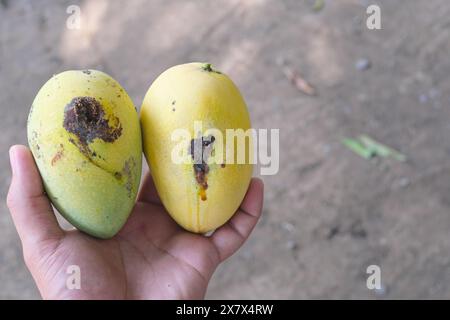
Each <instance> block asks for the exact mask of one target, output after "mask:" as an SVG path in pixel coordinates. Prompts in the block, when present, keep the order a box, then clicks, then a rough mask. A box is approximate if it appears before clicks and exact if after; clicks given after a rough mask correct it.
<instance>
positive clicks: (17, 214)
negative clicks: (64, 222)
mask: <svg viewBox="0 0 450 320" xmlns="http://www.w3.org/2000/svg"><path fill="white" fill-rule="evenodd" d="M9 156H10V161H11V168H12V181H11V186H10V188H9V192H8V197H7V204H8V207H9V210H10V212H11V216H12V219H13V221H14V225H15V226H16V229H17V232H18V233H19V237H20V239H21V241H22V245H23V249H24V251H25V250H27V249H30V247H31V246H33V245H34V244H38V243H41V242H42V241H46V240H59V239H60V238H61V237H62V236H63V234H64V232H63V231H62V229H61V228H60V227H59V225H58V222H57V220H56V217H55V215H54V213H53V209H52V207H51V205H50V201H49V200H48V198H47V196H46V195H45V193H44V188H43V185H42V180H41V177H40V175H39V172H38V170H37V168H36V164H35V162H34V159H33V155H32V154H31V152H30V150H29V149H28V148H27V147H25V146H20V145H16V146H12V147H11V149H10V150H9Z"/></svg>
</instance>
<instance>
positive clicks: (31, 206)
mask: <svg viewBox="0 0 450 320" xmlns="http://www.w3.org/2000/svg"><path fill="white" fill-rule="evenodd" d="M10 160H11V166H12V171H13V178H12V181H11V186H10V189H9V193H8V198H7V203H8V207H9V209H10V212H11V215H12V218H13V221H14V224H15V226H16V229H17V232H18V233H19V236H20V239H21V241H22V247H23V255H24V259H25V263H26V265H27V267H28V269H29V270H30V272H31V274H32V276H33V278H34V280H35V282H36V285H37V287H38V289H39V291H40V293H41V295H42V297H43V298H44V299H201V298H203V297H204V296H205V293H206V289H207V286H208V282H209V280H210V278H211V276H212V274H213V272H214V270H215V269H216V267H217V266H218V265H219V264H220V263H221V262H222V261H224V260H225V259H226V258H228V257H229V256H231V255H232V254H233V253H234V252H236V251H237V250H238V249H239V248H240V247H241V245H242V244H243V243H244V242H245V241H246V240H247V238H248V236H249V235H250V233H251V231H252V229H253V227H254V226H255V225H256V223H257V221H258V219H259V216H260V215H261V209H262V203H263V189H264V186H263V183H262V181H261V180H260V179H256V178H254V179H252V181H251V184H250V186H249V189H248V191H247V194H246V196H245V198H244V200H243V202H242V204H241V207H240V208H239V209H238V211H237V212H236V214H235V215H234V216H233V217H232V219H231V220H230V221H228V222H227V223H226V224H225V225H224V226H222V227H220V228H219V229H217V230H216V231H215V232H214V234H213V235H212V236H210V237H206V236H203V235H198V234H193V233H190V232H187V231H185V230H183V229H182V228H181V227H179V226H178V225H177V224H176V223H175V222H174V221H173V220H172V218H171V217H170V216H169V215H168V214H167V212H166V211H165V209H164V207H163V206H162V204H161V202H160V200H159V198H158V196H157V193H156V191H155V187H154V185H153V181H152V178H151V176H150V174H147V176H146V177H145V178H144V182H143V186H142V188H141V191H140V194H139V196H138V199H137V202H136V205H135V207H134V209H133V212H132V213H131V215H130V217H129V219H128V221H127V223H126V224H125V226H124V227H123V228H122V230H121V231H120V232H119V233H118V234H117V235H116V236H115V237H114V238H112V239H109V240H101V239H96V238H93V237H91V236H89V235H87V234H84V233H82V232H80V231H78V230H70V231H65V230H63V229H61V227H60V226H59V224H58V222H57V220H56V217H55V215H54V213H53V209H52V206H51V204H50V201H49V200H48V198H47V196H46V195H45V193H44V189H43V185H42V180H41V177H40V175H39V172H38V170H37V168H36V165H35V163H34V159H33V157H32V154H31V152H30V150H29V149H28V148H27V147H25V146H13V147H12V148H11V149H10ZM71 265H77V266H79V268H80V278H81V289H79V290H78V289H68V287H67V286H66V281H67V279H68V277H69V274H67V270H68V267H69V266H71Z"/></svg>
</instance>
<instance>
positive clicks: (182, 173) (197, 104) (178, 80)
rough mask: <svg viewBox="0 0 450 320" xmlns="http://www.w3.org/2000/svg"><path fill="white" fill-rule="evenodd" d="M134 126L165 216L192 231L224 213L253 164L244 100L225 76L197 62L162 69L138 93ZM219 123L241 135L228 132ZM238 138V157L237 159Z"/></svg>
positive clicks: (210, 225) (232, 207)
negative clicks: (138, 130) (139, 132)
mask: <svg viewBox="0 0 450 320" xmlns="http://www.w3.org/2000/svg"><path fill="white" fill-rule="evenodd" d="M141 126H142V132H143V145H144V154H145V156H146V158H147V162H148V163H149V166H150V171H151V173H152V176H153V180H154V182H155V186H156V189H157V191H158V194H159V196H160V198H161V200H162V202H163V204H164V206H165V208H166V209H167V211H168V212H169V214H170V215H171V216H172V218H173V219H174V220H175V221H176V222H177V223H178V224H179V225H181V226H182V227H183V228H185V229H187V230H189V231H192V232H197V233H204V232H208V231H211V230H214V229H216V228H218V227H219V226H221V225H223V224H224V223H225V222H226V221H227V220H229V219H230V217H231V216H232V215H233V214H234V213H235V212H236V210H237V209H238V207H239V205H240V203H241V202H242V200H243V198H244V196H245V193H246V191H247V188H248V186H249V183H250V179H251V176H252V169H253V167H252V164H251V162H252V159H253V154H252V153H251V151H252V150H253V147H252V146H253V142H252V135H251V134H248V133H249V131H251V130H250V129H251V125H250V118H249V114H248V111H247V106H246V104H245V102H244V100H243V98H242V96H241V94H240V92H239V90H238V88H237V87H236V86H235V85H234V83H233V82H232V81H231V80H230V78H229V77H228V76H227V75H225V74H224V73H222V72H220V71H217V70H214V69H213V68H212V67H211V65H210V64H205V63H188V64H183V65H178V66H175V67H172V68H170V69H168V70H166V71H165V72H163V73H162V74H161V75H160V76H159V77H158V78H157V79H156V80H155V81H154V82H153V84H152V85H151V87H150V88H149V90H148V92H147V94H146V96H145V98H144V101H143V104H142V108H141ZM200 127H201V128H200ZM227 129H228V130H231V131H232V132H233V131H234V130H240V131H241V133H246V134H247V135H246V136H244V139H241V140H239V139H238V138H233V137H232V136H230V138H228V137H227V133H226V131H227ZM234 140H235V142H236V143H234V144H231V145H229V144H228V142H231V143H233V141H234ZM243 142H244V143H243ZM239 146H240V147H242V149H243V152H241V155H243V158H245V161H244V162H242V161H241V162H238V159H237V155H238V152H239V151H238V147H239ZM241 151H242V150H241ZM180 154H181V156H180V158H182V159H184V160H185V161H182V162H180V161H179V159H178V155H180ZM233 155H234V156H233ZM221 159H222V160H221Z"/></svg>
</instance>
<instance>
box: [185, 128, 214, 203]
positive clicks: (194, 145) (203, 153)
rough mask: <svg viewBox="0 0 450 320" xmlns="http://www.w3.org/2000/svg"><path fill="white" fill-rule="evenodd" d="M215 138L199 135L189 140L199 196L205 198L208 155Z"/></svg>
mask: <svg viewBox="0 0 450 320" xmlns="http://www.w3.org/2000/svg"><path fill="white" fill-rule="evenodd" d="M215 140H216V138H214V136H208V137H200V138H197V139H192V140H191V148H190V154H191V156H192V159H193V160H194V166H193V167H194V175H195V180H196V181H197V183H198V184H199V186H200V193H199V194H200V198H201V199H202V200H203V201H205V200H206V189H208V181H207V174H208V173H209V166H208V164H207V161H208V157H209V156H210V155H211V152H212V145H213V143H214V141H215Z"/></svg>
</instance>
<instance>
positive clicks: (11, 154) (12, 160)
mask: <svg viewBox="0 0 450 320" xmlns="http://www.w3.org/2000/svg"><path fill="white" fill-rule="evenodd" d="M14 149H15V148H14V146H12V147H11V148H9V162H10V163H11V171H12V174H13V175H14V172H15V167H16V152H15V150H14Z"/></svg>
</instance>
